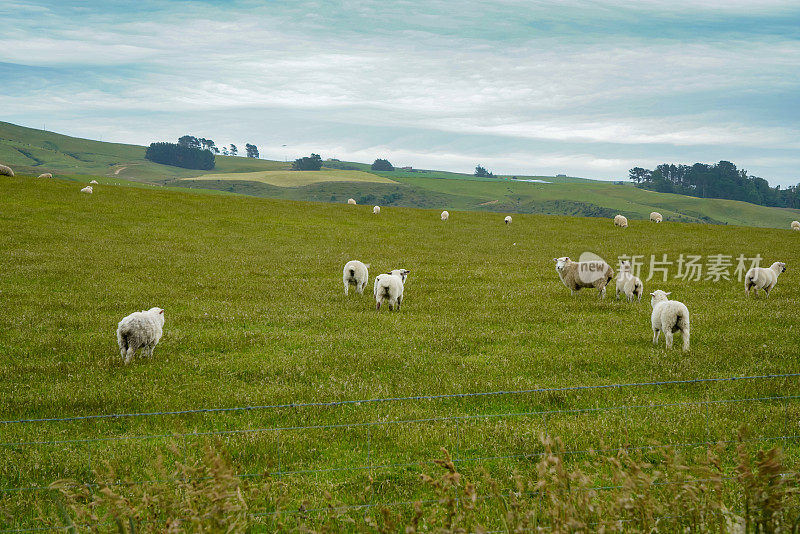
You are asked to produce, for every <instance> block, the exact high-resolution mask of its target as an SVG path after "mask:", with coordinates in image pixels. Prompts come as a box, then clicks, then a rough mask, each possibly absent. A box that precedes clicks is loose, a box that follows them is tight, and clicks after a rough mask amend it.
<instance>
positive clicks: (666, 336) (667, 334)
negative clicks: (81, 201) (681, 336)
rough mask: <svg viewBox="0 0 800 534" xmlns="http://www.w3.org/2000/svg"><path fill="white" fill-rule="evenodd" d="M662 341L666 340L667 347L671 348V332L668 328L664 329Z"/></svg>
mask: <svg viewBox="0 0 800 534" xmlns="http://www.w3.org/2000/svg"><path fill="white" fill-rule="evenodd" d="M664 341H666V342H667V348H668V349H671V348H672V332H670V331H669V330H664Z"/></svg>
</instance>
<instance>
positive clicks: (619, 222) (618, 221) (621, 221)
mask: <svg viewBox="0 0 800 534" xmlns="http://www.w3.org/2000/svg"><path fill="white" fill-rule="evenodd" d="M614 226H619V227H620V228H627V227H628V219H627V217H625V216H624V215H615V216H614Z"/></svg>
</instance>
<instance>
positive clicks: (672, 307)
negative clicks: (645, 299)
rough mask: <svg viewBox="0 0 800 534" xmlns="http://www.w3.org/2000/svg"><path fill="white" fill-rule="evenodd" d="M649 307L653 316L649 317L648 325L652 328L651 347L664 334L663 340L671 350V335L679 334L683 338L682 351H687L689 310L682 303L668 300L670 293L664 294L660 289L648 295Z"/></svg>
mask: <svg viewBox="0 0 800 534" xmlns="http://www.w3.org/2000/svg"><path fill="white" fill-rule="evenodd" d="M650 295H651V296H652V298H651V299H650V305H651V306H652V307H653V314H652V315H651V316H650V324H651V326H652V327H653V345H657V344H658V336H659V335H660V334H661V332H664V339H665V340H666V342H667V348H668V349H671V348H672V334H674V333H675V332H680V333H681V336H683V350H684V351H688V350H689V335H690V333H691V332H690V331H691V325H690V324H689V309H688V308H687V307H686V305H685V304H684V303H683V302H678V301H677V300H669V299H668V298H667V297H669V295H670V293H665V292H663V291H661V290H660V289H657V290H655V291H654V292H653V293H650Z"/></svg>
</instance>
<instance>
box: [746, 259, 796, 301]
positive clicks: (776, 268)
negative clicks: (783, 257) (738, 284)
mask: <svg viewBox="0 0 800 534" xmlns="http://www.w3.org/2000/svg"><path fill="white" fill-rule="evenodd" d="M785 270H786V264H785V263H782V262H779V261H776V262H775V263H773V264H772V265H770V266H769V267H753V268H752V269H750V270H749V271H747V274H746V275H745V276H744V294H745V295H747V296H748V297H749V296H750V289H753V290H754V292H755V294H756V296H758V290H759V289H763V290H764V293H766V294H767V296H769V292H770V291H771V290H772V288H773V287H775V284H777V283H778V275H779V274H781V273H782V272H784V271H785Z"/></svg>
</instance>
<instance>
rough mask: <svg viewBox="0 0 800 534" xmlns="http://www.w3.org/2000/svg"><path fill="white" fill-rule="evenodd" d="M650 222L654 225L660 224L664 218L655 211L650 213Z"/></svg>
mask: <svg viewBox="0 0 800 534" xmlns="http://www.w3.org/2000/svg"><path fill="white" fill-rule="evenodd" d="M650 220H651V221H653V222H656V223H660V222H661V221H663V220H664V217H662V216H661V214H660V213H658V212H657V211H653V212H650Z"/></svg>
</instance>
